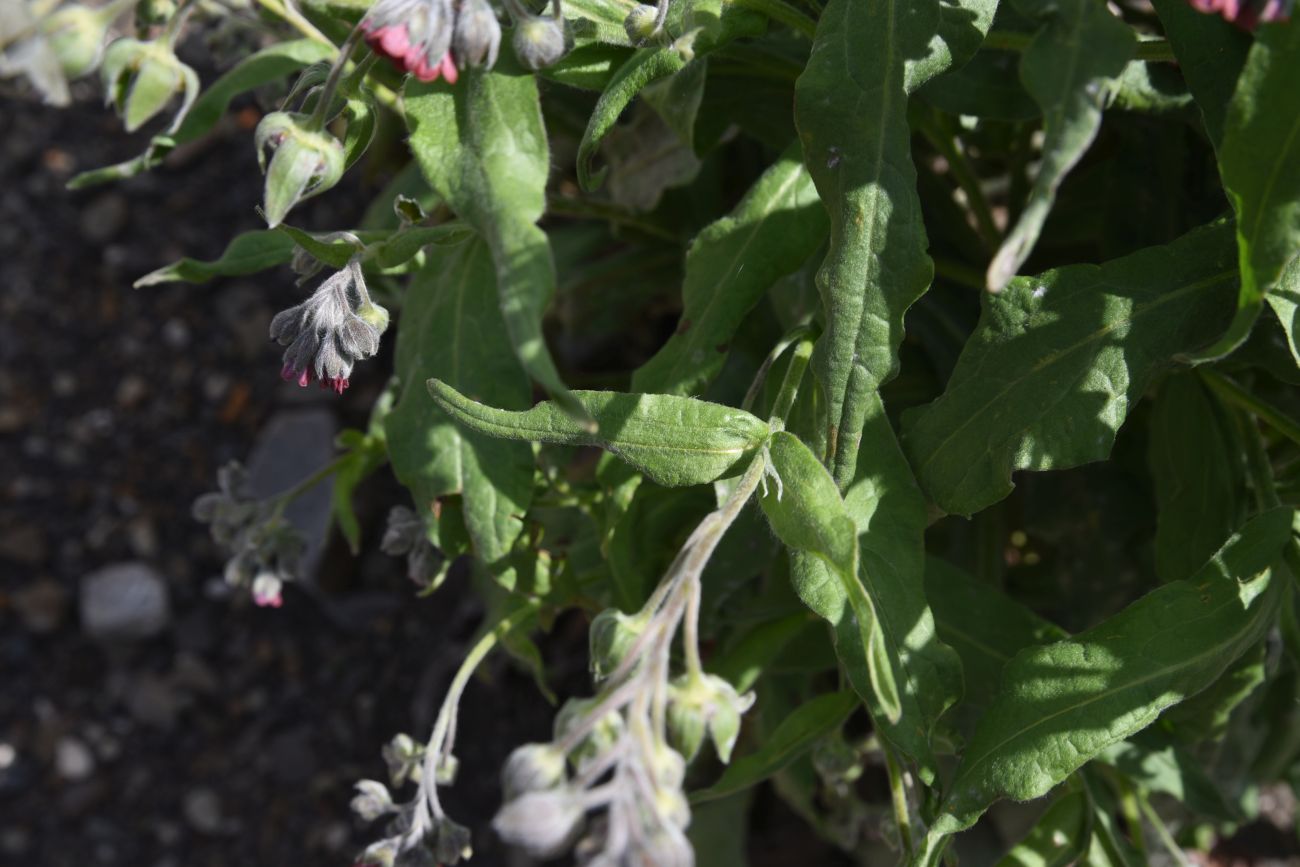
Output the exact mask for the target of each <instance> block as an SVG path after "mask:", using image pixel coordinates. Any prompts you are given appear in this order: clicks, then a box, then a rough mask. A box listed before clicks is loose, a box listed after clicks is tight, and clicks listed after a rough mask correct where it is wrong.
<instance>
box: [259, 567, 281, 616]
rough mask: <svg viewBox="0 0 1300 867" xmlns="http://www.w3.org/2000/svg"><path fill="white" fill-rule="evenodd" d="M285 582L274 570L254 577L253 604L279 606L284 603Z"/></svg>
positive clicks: (260, 606) (263, 606)
mask: <svg viewBox="0 0 1300 867" xmlns="http://www.w3.org/2000/svg"><path fill="white" fill-rule="evenodd" d="M283 591H284V582H283V581H281V580H280V578H279V576H277V575H276V574H274V573H273V572H262V573H260V574H259V575H258V576H257V577H256V578H254V579H253V604H255V605H256V606H257V607H258V608H279V607H280V606H281V605H283V604H284V597H283V596H282V595H281V594H282V593H283Z"/></svg>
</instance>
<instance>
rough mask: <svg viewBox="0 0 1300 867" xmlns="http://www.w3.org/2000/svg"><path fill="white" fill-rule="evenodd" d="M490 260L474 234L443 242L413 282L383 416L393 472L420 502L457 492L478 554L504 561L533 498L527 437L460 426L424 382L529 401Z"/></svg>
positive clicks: (504, 400) (509, 402) (504, 401)
mask: <svg viewBox="0 0 1300 867" xmlns="http://www.w3.org/2000/svg"><path fill="white" fill-rule="evenodd" d="M493 270H494V269H493V265H492V258H491V256H490V254H489V252H488V249H487V246H486V245H485V244H484V243H483V242H482V241H481V240H478V239H474V240H473V241H470V242H467V243H464V244H461V245H459V246H455V247H447V248H439V250H438V253H437V255H435V256H433V257H432V258H431V260H430V262H429V263H428V264H427V265H426V266H425V267H424V269H423V270H421V271H420V272H419V274H417V275H416V276H415V277H414V278H413V279H412V280H411V285H410V288H409V289H408V290H407V295H406V301H405V303H404V305H403V307H402V315H401V318H400V319H399V320H398V327H397V357H396V362H395V365H394V366H395V368H396V372H397V376H398V379H399V381H400V392H399V395H398V399H397V404H396V405H395V406H394V407H393V411H392V412H391V413H390V414H389V415H388V417H387V419H386V420H385V430H386V432H387V436H388V454H389V459H390V460H391V461H392V464H393V471H394V472H395V473H396V474H397V478H398V479H399V480H401V482H402V484H404V485H406V486H407V487H408V488H410V489H411V494H412V496H413V498H414V499H415V503H416V506H417V507H418V508H420V509H435V510H436V506H435V502H436V501H437V500H438V499H439V498H440V497H445V496H448V495H451V494H460V495H461V497H462V499H463V508H464V519H465V527H466V529H468V530H469V534H470V538H471V539H472V540H473V542H474V552H475V553H476V554H477V555H478V556H479V557H480V558H481V559H483V560H484V561H486V562H488V563H493V562H496V561H498V560H500V559H502V558H503V557H505V556H506V555H507V554H508V553H509V552H510V549H511V546H512V545H513V544H514V541H515V539H516V538H517V537H518V536H519V533H520V531H521V530H522V529H523V522H522V520H521V518H522V516H523V514H524V512H525V511H526V510H527V509H528V505H529V503H530V502H531V501H532V492H533V455H532V450H531V449H530V448H529V447H528V446H527V445H526V444H523V443H512V442H505V441H503V440H499V439H493V438H491V437H486V436H482V435H481V434H478V433H475V432H474V431H472V430H465V429H464V428H463V427H462V426H460V425H457V424H455V423H454V422H453V421H451V419H448V418H447V417H446V416H445V415H443V414H442V413H440V412H438V410H437V408H436V407H435V406H434V405H433V403H432V402H431V401H430V400H429V396H428V392H427V391H426V390H425V385H424V383H425V380H426V379H428V378H429V377H431V376H438V377H442V378H444V379H445V380H447V381H450V382H455V383H456V384H457V385H459V386H460V387H461V388H463V389H465V390H466V391H468V392H470V393H472V394H477V395H480V396H481V397H483V398H485V399H488V400H491V401H493V402H494V403H498V404H501V405H504V406H517V407H519V406H527V405H528V399H529V386H528V377H527V376H526V375H525V374H524V372H523V370H522V369H521V368H520V367H519V363H518V361H517V360H516V359H515V357H514V354H513V353H512V352H511V351H510V344H509V341H508V340H507V338H506V335H505V327H504V324H503V323H502V322H501V311H500V309H499V308H498V307H497V305H496V299H495V296H494V293H493V292H492V283H493V280H494V279H495V277H494V274H493Z"/></svg>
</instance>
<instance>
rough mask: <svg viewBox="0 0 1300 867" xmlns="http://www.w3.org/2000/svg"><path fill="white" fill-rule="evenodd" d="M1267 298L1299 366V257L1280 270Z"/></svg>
mask: <svg viewBox="0 0 1300 867" xmlns="http://www.w3.org/2000/svg"><path fill="white" fill-rule="evenodd" d="M1267 300H1268V303H1269V305H1270V306H1271V307H1272V308H1273V312H1274V313H1275V314H1276V315H1277V319H1278V321H1279V322H1281V323H1282V331H1283V333H1285V334H1286V343H1287V346H1289V347H1290V348H1291V357H1292V358H1293V359H1295V363H1296V366H1297V367H1300V344H1298V343H1297V335H1300V259H1292V260H1291V264H1290V265H1288V266H1287V269H1286V270H1285V271H1283V272H1282V279H1280V280H1279V281H1278V284H1277V286H1275V287H1273V291H1272V292H1270V293H1268V296H1267Z"/></svg>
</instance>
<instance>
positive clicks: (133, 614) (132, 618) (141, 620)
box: [80, 562, 171, 641]
mask: <svg viewBox="0 0 1300 867" xmlns="http://www.w3.org/2000/svg"><path fill="white" fill-rule="evenodd" d="M80 601H81V628H82V629H83V630H85V632H86V634H87V635H89V636H90V637H91V638H96V639H102V640H106V641H113V640H119V639H136V638H148V637H150V636H152V635H157V634H158V633H159V632H161V631H162V630H163V629H165V628H166V627H167V623H168V621H169V619H170V616H171V607H170V605H169V604H168V600H167V584H166V582H165V581H164V580H163V578H162V576H161V575H159V574H158V573H157V572H155V571H154V570H153V569H152V568H150V567H149V566H148V565H146V564H144V563H138V562H134V563H118V564H116V565H113V566H106V567H105V568H103V569H100V570H99V571H97V572H92V573H91V574H90V575H87V576H86V577H85V578H83V579H82V581H81V600H80Z"/></svg>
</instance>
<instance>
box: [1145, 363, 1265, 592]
mask: <svg viewBox="0 0 1300 867" xmlns="http://www.w3.org/2000/svg"><path fill="white" fill-rule="evenodd" d="M1147 461H1148V463H1149V465H1150V467H1151V476H1152V480H1153V481H1154V483H1155V497H1156V547H1155V555H1156V575H1157V576H1158V577H1159V578H1160V580H1161V581H1177V580H1180V579H1183V578H1188V577H1190V576H1191V575H1192V573H1194V572H1195V571H1196V570H1197V569H1198V568H1199V567H1200V566H1201V564H1202V563H1204V562H1205V560H1206V558H1207V557H1209V556H1210V555H1211V554H1213V553H1214V550H1215V547H1216V546H1217V545H1218V541H1217V540H1219V539H1223V538H1226V537H1227V535H1228V534H1229V533H1231V532H1232V529H1233V528H1234V527H1236V526H1238V524H1239V523H1240V518H1241V514H1242V507H1243V505H1244V495H1245V482H1244V467H1242V465H1241V447H1240V444H1239V442H1238V439H1237V435H1236V426H1235V425H1234V424H1233V421H1232V419H1230V418H1228V417H1227V416H1226V415H1225V414H1224V412H1223V410H1222V408H1221V407H1220V405H1219V403H1218V401H1216V400H1215V399H1214V398H1213V397H1211V395H1210V394H1209V392H1208V391H1206V389H1205V386H1203V385H1202V384H1201V382H1200V380H1199V379H1197V378H1196V377H1195V376H1194V375H1192V374H1182V375H1179V376H1172V377H1170V378H1169V379H1168V380H1166V381H1165V383H1164V384H1163V385H1162V386H1161V388H1160V394H1159V395H1158V397H1157V398H1156V401H1155V406H1154V407H1153V408H1152V411H1151V427H1150V434H1149V439H1148V454H1147Z"/></svg>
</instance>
